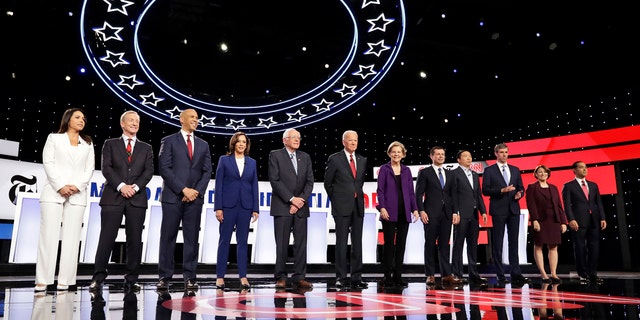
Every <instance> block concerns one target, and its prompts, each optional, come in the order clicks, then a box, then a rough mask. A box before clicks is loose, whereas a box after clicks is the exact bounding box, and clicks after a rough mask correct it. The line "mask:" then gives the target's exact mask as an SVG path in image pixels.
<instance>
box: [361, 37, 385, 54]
mask: <svg viewBox="0 0 640 320" xmlns="http://www.w3.org/2000/svg"><path fill="white" fill-rule="evenodd" d="M367 45H368V46H369V50H367V51H366V52H365V53H364V54H375V55H376V57H379V56H380V53H382V51H386V50H389V49H391V47H389V46H385V45H384V40H380V41H378V42H376V43H367ZM375 47H377V48H378V49H377V50H374V48H375Z"/></svg>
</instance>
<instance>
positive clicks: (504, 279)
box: [498, 276, 509, 283]
mask: <svg viewBox="0 0 640 320" xmlns="http://www.w3.org/2000/svg"><path fill="white" fill-rule="evenodd" d="M498 282H499V283H509V279H507V278H505V277H504V276H501V277H498Z"/></svg>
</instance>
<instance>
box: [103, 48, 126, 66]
mask: <svg viewBox="0 0 640 320" xmlns="http://www.w3.org/2000/svg"><path fill="white" fill-rule="evenodd" d="M123 57H124V52H120V53H114V52H111V51H109V50H107V56H106V57H102V58H100V60H102V61H105V62H109V63H110V64H111V67H114V68H115V67H117V66H118V65H121V64H129V61H127V60H125V59H123Z"/></svg>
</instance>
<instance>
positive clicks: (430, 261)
mask: <svg viewBox="0 0 640 320" xmlns="http://www.w3.org/2000/svg"><path fill="white" fill-rule="evenodd" d="M429 156H430V157H431V166H428V167H426V168H424V169H421V170H420V171H419V172H418V179H417V180H416V201H417V203H418V212H419V213H420V220H421V221H422V223H423V224H424V241H425V243H424V272H425V275H426V277H427V280H426V283H427V285H428V286H433V285H435V284H436V283H435V272H436V266H435V254H436V243H437V249H438V250H437V252H438V262H439V265H440V275H441V277H442V278H441V282H442V285H446V286H452V285H453V286H456V285H459V284H462V279H460V278H458V277H455V276H454V275H453V272H452V270H451V263H450V262H449V260H450V259H449V257H450V253H449V238H450V237H451V225H452V224H458V221H459V217H458V213H457V212H454V210H453V196H452V195H453V190H454V183H455V180H454V179H453V173H452V172H451V171H449V170H447V169H445V168H444V167H443V165H444V160H445V150H444V148H443V147H440V146H434V147H432V148H431V149H430V150H429Z"/></svg>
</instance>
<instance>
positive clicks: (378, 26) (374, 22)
mask: <svg viewBox="0 0 640 320" xmlns="http://www.w3.org/2000/svg"><path fill="white" fill-rule="evenodd" d="M367 21H368V22H369V23H370V24H371V28H369V32H373V31H376V30H380V31H382V32H385V31H387V25H388V24H389V23H391V22H393V21H394V19H387V18H385V16H384V13H381V14H380V15H379V16H378V17H377V18H375V19H367ZM380 22H382V23H380Z"/></svg>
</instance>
